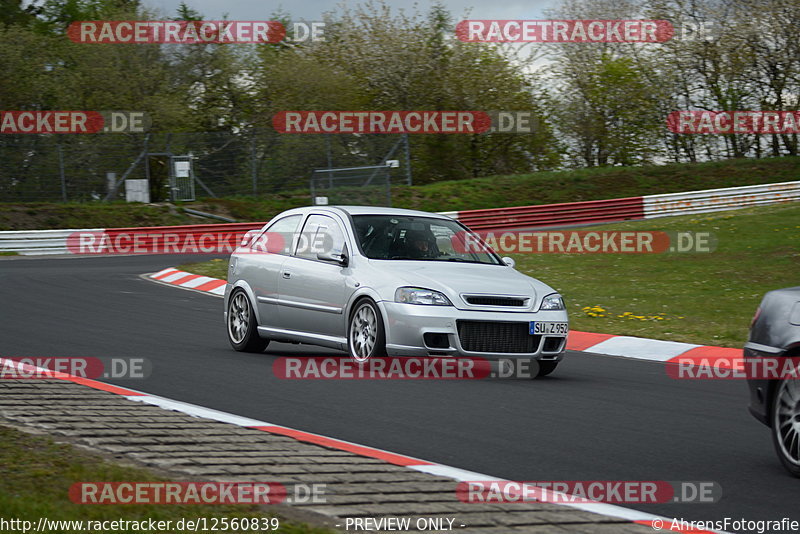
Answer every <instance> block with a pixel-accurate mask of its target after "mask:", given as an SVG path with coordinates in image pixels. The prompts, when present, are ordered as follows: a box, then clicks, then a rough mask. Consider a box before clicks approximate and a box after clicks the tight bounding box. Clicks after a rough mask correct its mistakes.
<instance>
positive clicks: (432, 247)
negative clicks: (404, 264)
mask: <svg viewBox="0 0 800 534" xmlns="http://www.w3.org/2000/svg"><path fill="white" fill-rule="evenodd" d="M353 223H354V229H355V233H356V238H357V239H358V241H359V244H360V245H361V250H362V252H363V253H364V255H365V256H366V257H368V258H370V259H374V260H422V261H451V262H464V263H485V264H490V265H502V263H501V262H500V260H499V258H498V257H497V255H495V254H494V253H492V252H491V251H489V250H488V249H486V248H484V247H483V246H482V245H481V244H480V243H481V242H480V240H479V238H478V237H477V236H475V234H472V233H471V232H469V231H468V230H466V229H465V228H464V227H463V226H461V225H460V224H458V223H457V222H455V221H450V220H447V219H436V218H433V217H415V216H408V215H355V216H353Z"/></svg>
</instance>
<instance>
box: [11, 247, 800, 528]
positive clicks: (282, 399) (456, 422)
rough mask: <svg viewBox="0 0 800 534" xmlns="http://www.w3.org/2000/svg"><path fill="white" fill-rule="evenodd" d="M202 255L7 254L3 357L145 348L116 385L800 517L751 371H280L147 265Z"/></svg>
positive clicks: (570, 366) (512, 467) (406, 450)
mask: <svg viewBox="0 0 800 534" xmlns="http://www.w3.org/2000/svg"><path fill="white" fill-rule="evenodd" d="M199 259H203V258H202V257H192V258H180V257H175V256H128V257H103V258H80V257H67V258H29V257H27V258H17V257H14V258H3V259H0V356H20V357H22V356H31V357H34V356H38V357H48V356H49V357H52V356H94V357H124V358H135V357H140V358H147V359H149V360H150V362H151V364H152V366H153V370H152V373H151V375H150V376H149V377H148V378H146V379H139V380H130V379H129V380H112V382H113V383H116V384H119V385H122V386H126V387H130V388H133V389H137V390H140V391H144V392H147V393H152V394H156V395H161V396H164V397H169V398H172V399H177V400H181V401H185V402H190V403H194V404H198V405H201V406H206V407H210V408H215V409H218V410H223V411H226V412H231V413H234V414H238V415H242V416H247V417H252V418H256V419H260V420H264V421H268V422H270V423H274V424H279V425H285V426H290V427H293V428H297V429H301V430H305V431H308V432H314V433H319V434H323V435H327V436H332V437H335V438H340V439H344V440H348V441H353V442H356V443H361V444H365V445H370V446H373V447H379V448H382V449H387V450H390V451H394V452H397V453H401V454H407V455H411V456H416V457H419V458H423V459H426V460H430V461H434V462H439V463H443V464H447V465H452V466H455V467H460V468H463V469H467V470H471V471H477V472H480V473H484V474H488V475H492V476H498V477H503V478H507V479H512V480H668V481H715V482H717V483H718V484H720V486H721V487H722V490H723V496H722V499H721V500H720V502H718V503H716V504H674V503H667V504H658V505H628V507H631V508H637V509H640V510H644V511H647V512H651V513H656V514H660V515H664V516H667V517H669V518H672V517H677V518H684V519H686V520H703V521H708V520H718V519H722V518H724V517H731V518H734V519H741V518H743V519H747V520H779V519H781V518H783V517H788V518H791V519H794V520H800V506H798V503H800V480H798V479H794V478H791V477H790V476H789V475H788V474H786V473H785V472H784V471H783V469H782V468H781V466H780V465H779V463H778V460H777V458H776V457H775V453H774V451H773V449H772V444H771V441H770V437H769V433H768V430H767V428H766V427H764V426H762V425H761V424H760V423H758V422H757V421H756V420H755V419H753V418H752V417H751V416H750V415H749V414H748V413H747V411H746V405H747V386H746V384H745V383H744V382H743V381H737V380H725V381H723V380H717V381H687V380H674V379H671V378H669V377H668V376H667V373H666V372H665V370H664V366H663V364H660V363H657V362H650V361H643V360H632V359H625V358H616V357H607V356H600V355H593V354H587V353H576V352H571V353H568V354H567V356H566V359H565V361H564V362H563V363H562V364H561V366H560V367H559V368H558V370H556V372H555V373H554V374H553V375H552V376H550V377H547V378H545V379H541V380H535V381H530V380H521V379H516V380H513V379H505V380H503V379H492V380H451V381H439V380H394V381H386V380H349V381H345V380H281V379H278V378H276V377H275V376H274V374H273V372H272V364H273V362H274V361H275V358H276V357H277V356H278V355H323V354H331V355H338V354H341V353H337V352H336V351H331V350H326V349H318V348H314V347H309V346H304V345H286V344H272V345H271V346H270V347H269V349H268V350H267V352H266V353H265V354H244V353H237V352H234V351H233V350H232V349H231V348H230V346H229V345H228V342H227V340H226V337H225V331H224V325H223V321H222V299H220V298H218V297H213V296H210V295H205V294H200V293H197V292H192V291H187V290H183V289H178V288H175V287H169V286H165V285H162V284H157V283H154V282H150V281H147V280H144V279H142V278H141V277H140V274H142V273H146V272H155V271H158V270H161V269H163V268H165V267H169V266H173V265H177V264H179V263H184V262H186V261H196V260H199Z"/></svg>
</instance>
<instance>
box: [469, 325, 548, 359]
mask: <svg viewBox="0 0 800 534" xmlns="http://www.w3.org/2000/svg"><path fill="white" fill-rule="evenodd" d="M456 326H457V328H458V338H459V340H460V341H461V347H462V348H463V349H464V350H467V351H470V352H497V353H505V354H509V353H533V352H536V351H537V350H538V349H539V342H540V341H541V339H542V336H539V335H535V336H532V335H531V334H530V333H529V325H528V323H500V322H493V321H456Z"/></svg>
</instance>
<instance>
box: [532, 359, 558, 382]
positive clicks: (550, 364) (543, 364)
mask: <svg viewBox="0 0 800 534" xmlns="http://www.w3.org/2000/svg"><path fill="white" fill-rule="evenodd" d="M556 367H558V361H555V360H544V361H543V360H539V372H538V373H537V374H536V378H541V377H543V376H547V375H549V374H550V373H552V372H553V371H555V370H556Z"/></svg>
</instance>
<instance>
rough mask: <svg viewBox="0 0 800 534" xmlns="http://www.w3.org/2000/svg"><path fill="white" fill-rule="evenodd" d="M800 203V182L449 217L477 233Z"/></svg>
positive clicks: (530, 207) (495, 209)
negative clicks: (793, 202) (791, 202)
mask: <svg viewBox="0 0 800 534" xmlns="http://www.w3.org/2000/svg"><path fill="white" fill-rule="evenodd" d="M796 200H800V181H797V182H781V183H774V184H763V185H746V186H742V187H727V188H723V189H706V190H702V191H688V192H685V193H667V194H663V195H647V196H642V197H632V198H619V199H612V200H595V201H589V202H573V203H569V204H545V205H539V206H516V207H512V208H494V209H488V210H469V211H459V212H449V213H448V214H447V215H450V216H451V217H453V218H456V219H458V220H459V221H461V222H462V223H464V224H465V225H467V226H468V227H469V228H471V229H472V230H490V229H503V228H537V227H545V226H573V225H581V224H594V223H603V222H618V221H626V220H636V219H651V218H654V217H666V216H671V215H690V214H693V213H709V212H713V211H723V210H731V209H737V208H744V207H747V206H758V205H763V204H774V203H778V202H790V201H796Z"/></svg>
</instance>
